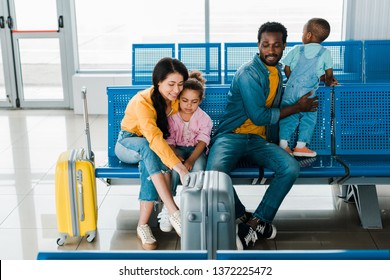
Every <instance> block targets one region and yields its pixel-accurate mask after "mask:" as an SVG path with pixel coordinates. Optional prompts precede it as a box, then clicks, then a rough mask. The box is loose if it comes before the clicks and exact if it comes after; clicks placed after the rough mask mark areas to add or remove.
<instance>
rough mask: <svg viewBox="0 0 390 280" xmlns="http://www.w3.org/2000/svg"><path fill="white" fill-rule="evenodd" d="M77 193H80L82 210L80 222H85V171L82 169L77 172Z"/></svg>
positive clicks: (80, 207)
mask: <svg viewBox="0 0 390 280" xmlns="http://www.w3.org/2000/svg"><path fill="white" fill-rule="evenodd" d="M77 182H78V186H77V191H78V193H79V195H78V197H79V209H80V221H84V220H85V215H84V191H83V171H81V169H79V170H77Z"/></svg>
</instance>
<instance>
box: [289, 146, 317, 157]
mask: <svg viewBox="0 0 390 280" xmlns="http://www.w3.org/2000/svg"><path fill="white" fill-rule="evenodd" d="M293 155H294V156H297V157H315V156H316V155H317V153H316V152H314V151H312V150H310V149H309V148H307V147H303V148H294V152H293Z"/></svg>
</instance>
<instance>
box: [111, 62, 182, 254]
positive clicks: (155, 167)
mask: <svg viewBox="0 0 390 280" xmlns="http://www.w3.org/2000/svg"><path fill="white" fill-rule="evenodd" d="M152 79H153V86H152V87H150V88H148V89H145V90H143V91H140V92H138V93H137V94H136V95H135V96H134V97H133V98H132V99H131V100H130V101H129V103H128V105H127V108H126V111H125V116H124V118H123V120H122V123H121V129H122V131H121V132H120V133H119V136H118V141H117V143H116V146H115V153H116V155H117V157H118V158H119V159H120V160H121V161H123V162H127V163H133V164H134V163H139V169H140V173H141V189H140V194H139V200H140V218H139V221H138V226H137V236H138V238H140V239H141V242H142V247H143V248H144V249H147V250H154V249H156V248H157V241H156V238H155V237H154V236H153V233H152V231H151V229H150V227H149V225H148V222H149V218H150V216H151V214H152V212H153V210H154V205H155V204H156V203H157V202H158V201H159V197H160V198H161V200H162V201H163V202H164V205H165V206H166V208H167V211H168V213H169V221H170V223H171V224H172V226H173V228H174V229H175V230H176V232H177V234H178V235H179V236H180V234H181V218H180V217H181V216H180V211H179V210H178V207H177V205H176V203H175V201H174V199H173V196H172V192H171V183H170V182H171V181H170V172H169V170H170V169H173V170H175V171H176V172H178V174H179V175H180V179H181V181H182V182H183V180H184V177H185V175H187V174H188V168H187V166H185V165H184V164H183V163H182V161H181V159H179V158H178V157H177V156H176V154H175V153H174V152H173V151H172V149H171V148H170V147H169V145H168V143H167V141H166V138H167V137H168V136H169V130H168V127H169V125H168V117H169V116H170V115H172V114H174V113H176V112H177V111H178V107H179V104H178V103H179V102H178V100H177V98H178V96H179V94H180V92H181V91H182V90H183V84H184V82H185V81H186V80H187V79H188V70H187V68H186V67H185V65H184V64H183V63H182V62H180V61H179V60H177V59H173V58H169V57H166V58H163V59H161V60H160V61H159V62H158V63H157V64H156V66H155V67H154V69H153V74H152Z"/></svg>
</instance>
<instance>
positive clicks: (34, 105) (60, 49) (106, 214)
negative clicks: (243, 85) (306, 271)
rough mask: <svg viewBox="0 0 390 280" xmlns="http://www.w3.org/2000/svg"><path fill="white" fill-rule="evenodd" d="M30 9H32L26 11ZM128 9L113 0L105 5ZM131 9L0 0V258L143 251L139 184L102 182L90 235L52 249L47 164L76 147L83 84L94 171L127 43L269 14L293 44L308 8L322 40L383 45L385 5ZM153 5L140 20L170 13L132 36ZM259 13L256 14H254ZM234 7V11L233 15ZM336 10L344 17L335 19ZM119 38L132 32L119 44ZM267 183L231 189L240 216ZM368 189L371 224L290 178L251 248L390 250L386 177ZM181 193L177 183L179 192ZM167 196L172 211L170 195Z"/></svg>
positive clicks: (103, 149) (209, 1)
mask: <svg viewBox="0 0 390 280" xmlns="http://www.w3.org/2000/svg"><path fill="white" fill-rule="evenodd" d="M32 2H34V3H35V2H37V3H35V5H38V6H34V7H32V6H31V5H32V4H31V3H32ZM132 2H133V1H123V0H112V1H110V3H111V5H110V8H111V9H112V7H113V6H115V5H117V6H116V7H120V5H130V4H128V3H132ZM139 2H140V3H138V4H137V9H135V6H126V9H118V8H117V9H115V10H110V12H109V13H105V12H106V9H107V7H106V6H105V5H104V3H105V2H104V1H103V2H100V1H92V0H88V1H87V0H71V1H65V0H57V1H52V0H41V1H29V0H0V13H1V14H0V26H1V28H0V39H1V40H0V42H1V51H2V53H1V54H2V55H1V56H0V66H1V67H0V259H2V260H34V259H36V258H37V254H38V253H39V252H44V251H49V252H53V251H54V252H59V251H60V252H61V251H85V250H87V251H104V252H107V251H126V250H142V246H141V243H140V240H139V239H138V238H137V236H136V225H137V221H138V217H139V201H138V194H139V188H140V185H139V180H136V179H129V180H120V181H116V182H113V184H111V185H109V184H107V183H106V182H105V181H104V180H101V179H97V180H96V184H97V201H98V223H97V228H98V232H97V236H96V238H95V240H94V241H93V242H87V240H86V238H85V237H70V238H67V239H66V240H65V244H64V245H63V246H59V245H58V244H57V239H58V238H59V233H58V231H57V221H56V200H55V173H56V163H57V159H58V157H59V155H60V154H61V153H62V152H63V151H66V150H69V149H73V148H81V147H86V139H85V138H86V137H85V127H84V119H83V115H82V105H81V104H82V103H81V99H80V98H79V96H80V90H81V88H82V86H87V88H88V93H87V98H88V105H89V107H88V109H89V111H90V115H89V122H90V132H91V142H92V150H93V152H94V154H95V164H96V166H104V165H106V164H107V146H108V129H107V127H108V116H107V109H106V108H107V97H106V87H107V86H110V85H114V84H115V85H129V84H131V73H130V69H131V63H132V61H131V44H133V43H153V42H154V43H156V42H158V43H167V42H175V43H180V42H188V41H191V40H192V41H191V42H204V41H208V40H209V41H214V42H221V43H225V42H233V41H234V42H255V40H256V35H257V28H258V27H259V24H261V23H262V22H263V21H265V20H266V19H268V17H269V15H273V17H272V19H275V18H276V19H277V20H279V19H280V21H283V22H287V23H288V26H289V32H290V31H291V33H290V34H291V36H290V37H289V40H291V41H293V42H296V41H299V40H300V38H301V31H302V26H303V23H304V22H305V21H306V20H307V18H309V17H312V16H314V14H315V13H314V11H315V8H316V7H317V8H318V7H320V8H321V9H320V11H321V13H319V15H320V16H323V17H326V18H328V19H329V20H330V21H331V23H332V26H334V29H333V31H332V34H331V36H332V37H331V38H330V39H329V41H343V40H365V39H373V40H376V39H386V40H389V39H390V28H389V26H388V24H387V20H388V16H389V15H386V14H385V11H390V9H389V7H390V6H389V5H390V4H389V2H388V1H387V0H373V1H369V0H359V1H356V2H355V1H347V0H344V1H338V0H332V1H330V0H329V1H313V0H304V1H300V2H301V4H302V5H303V6H302V7H301V6H299V5H298V6H295V5H293V4H291V3H292V2H293V1H288V0H283V1H282V0H277V1H271V2H270V1H264V2H267V3H268V4H269V5H270V6H266V7H267V9H265V6H264V7H263V6H258V5H260V4H259V2H261V1H258V0H251V1H247V2H248V3H250V4H248V5H244V4H243V5H240V7H237V10H235V9H234V8H233V7H234V5H235V4H236V3H237V2H236V1H233V0H226V1H225V0H204V1H198V2H199V3H193V4H194V8H193V9H192V10H191V11H190V12H188V10H186V12H185V13H183V14H181V15H177V16H176V13H172V10H171V8H170V7H171V6H172V5H180V4H181V3H182V2H183V1H181V0H170V1H155V0H148V1H146V0H145V1H139ZM141 2H142V3H141ZM168 2H169V3H168ZM191 2H197V1H191ZM244 2H245V1H244ZM164 3H168V4H169V5H168V4H164ZM225 3H229V5H225ZM340 3H341V4H340ZM343 3H344V6H343ZM348 3H349V6H347V4H348ZM195 4H199V5H195ZM276 4H277V5H276ZM221 5H222V6H224V8H223V9H220V8H219V7H221ZM271 5H272V7H271ZM278 5H279V6H278ZM281 5H290V6H281ZM381 5H382V6H381ZM91 6H94V9H91ZM152 6H153V7H154V8H155V9H153V11H150V14H149V13H148V15H150V17H149V18H153V19H154V20H156V19H157V18H158V17H159V16H161V14H160V13H159V12H164V14H168V15H172V14H174V15H175V16H176V17H175V16H170V18H169V20H167V21H166V22H164V23H163V24H164V25H163V26H161V28H156V26H157V24H158V23H156V22H154V21H153V22H151V23H149V24H147V23H145V26H144V29H140V28H139V25H140V24H139V22H140V21H142V20H143V19H144V17H146V16H145V14H146V13H147V12H148V9H149V8H150V7H152ZM43 7H45V8H47V9H43ZM245 7H246V8H245ZM250 7H257V8H256V9H254V8H250ZM279 7H286V8H285V9H282V8H279ZM33 8H34V9H35V10H37V11H43V10H45V11H51V12H53V13H52V14H51V15H50V16H48V17H44V16H42V15H44V14H46V13H47V12H45V13H43V12H42V13H41V12H40V13H41V14H42V15H41V17H39V18H40V20H41V19H43V22H41V21H40V20H36V21H35V19H34V18H33V17H32V13H30V11H31V9H33ZM263 8H264V9H263ZM332 9H334V10H332ZM91 10H93V11H94V12H95V13H91ZM140 11H141V12H140ZM205 11H206V12H205ZM257 11H264V14H262V15H261V16H258V15H257ZM289 11H290V12H289ZM302 11H307V13H305V14H304V17H305V18H304V19H297V17H296V16H295V15H297V14H298V13H299V14H300V15H302ZM233 12H237V14H235V15H236V16H231V15H232V14H233ZM379 12H380V13H381V15H380V16H377V14H378V13H379ZM128 14H131V16H128ZM346 14H347V15H353V16H350V17H347V20H346V19H345V18H344V19H343V17H344V16H345V15H346ZM89 15H90V16H91V18H88V16H89ZM206 15H208V18H207V16H206ZM373 15H375V16H373ZM243 17H244V18H245V19H246V21H243ZM12 18H13V19H14V24H15V25H14V26H13V25H12V24H11V23H12ZM76 18H77V24H78V25H77V28H76ZM210 18H211V20H210ZM383 20H385V21H386V24H383ZM214 21H215V22H214ZM381 21H382V23H381ZM364 22H369V23H370V24H372V26H374V28H370V27H369V26H368V24H364ZM16 24H18V25H16ZM29 24H32V25H30V26H29ZM16 27H17V29H16ZM136 27H137V28H136ZM352 27H354V28H352ZM76 29H77V31H78V33H77V32H75V30H76ZM162 30H163V31H162ZM204 30H206V34H204ZM373 30H374V31H373ZM156 32H157V33H159V32H161V33H159V34H156ZM76 34H78V35H77V36H78V37H77V36H76ZM124 34H131V35H132V36H129V37H131V38H130V39H129V38H127V37H126V39H125V37H124V36H127V35H124ZM360 35H361V37H359V36H360ZM362 37H363V38H362ZM112 48H114V49H115V51H113V50H112ZM387 55H388V54H387ZM383 61H385V63H387V62H386V61H388V59H387V60H385V59H384V60H383ZM113 69H115V70H113ZM266 188H267V185H260V184H256V185H250V184H248V185H237V186H236V190H237V193H238V195H239V196H240V197H241V198H242V201H243V203H244V204H245V205H246V206H247V209H248V210H250V211H253V210H254V209H255V208H256V207H257V204H258V203H259V201H260V199H261V197H262V196H263V195H264V193H265V191H266ZM376 189H377V196H378V201H379V208H380V216H381V220H382V228H380V229H375V228H363V227H362V225H361V223H360V218H359V214H358V211H357V209H356V205H355V204H354V203H348V202H345V201H344V200H343V198H341V197H340V194H341V189H340V187H339V186H338V185H336V184H328V183H326V182H322V181H320V180H319V181H318V183H316V184H313V183H312V182H311V183H307V182H304V181H302V182H297V184H295V185H294V186H293V188H292V190H291V191H290V193H289V194H288V195H287V197H286V199H285V200H284V201H283V203H282V205H281V208H280V210H279V211H278V212H277V215H276V218H275V220H274V225H275V226H276V228H277V231H278V233H277V236H276V238H275V239H273V240H259V241H258V242H256V244H255V246H253V247H249V250H276V251H277V250H359V249H361V250H381V249H386V250H389V249H390V238H389V236H390V181H389V182H387V181H385V180H383V181H382V182H381V183H380V184H378V185H377V186H376ZM180 190H181V186H179V191H178V193H180ZM175 200H176V201H177V204H178V205H180V195H177V197H175ZM153 233H154V235H155V236H156V238H157V241H158V248H157V250H180V249H181V244H180V238H179V237H178V236H177V235H176V233H175V232H174V231H172V232H170V233H165V232H162V231H161V230H160V229H159V228H158V225H156V224H155V225H154V227H153Z"/></svg>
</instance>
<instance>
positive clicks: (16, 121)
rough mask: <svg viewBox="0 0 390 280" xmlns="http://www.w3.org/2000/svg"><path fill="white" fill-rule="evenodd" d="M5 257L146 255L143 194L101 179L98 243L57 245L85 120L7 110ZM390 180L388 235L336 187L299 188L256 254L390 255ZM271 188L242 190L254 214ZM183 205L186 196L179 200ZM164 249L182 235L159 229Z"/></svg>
mask: <svg viewBox="0 0 390 280" xmlns="http://www.w3.org/2000/svg"><path fill="white" fill-rule="evenodd" d="M90 123H91V134H92V145H93V150H94V151H95V155H96V164H97V165H102V164H104V163H105V157H106V153H107V152H106V151H107V116H102V115H99V116H90ZM0 135H1V137H0V158H1V160H0V205H1V207H0V248H1V250H0V259H35V258H36V256H37V253H38V252H39V251H66V250H100V251H110V250H142V248H141V246H140V243H139V241H138V239H137V238H136V234H135V226H136V223H137V216H138V207H139V204H138V200H137V197H138V189H139V185H137V183H135V182H129V183H128V184H127V183H126V184H120V185H112V186H106V185H105V184H104V183H103V182H102V181H100V180H98V181H97V191H98V204H99V220H98V235H97V237H96V239H95V241H94V242H92V243H88V242H87V241H86V240H85V239H82V238H68V239H67V240H66V242H65V245H64V246H62V247H59V246H57V244H56V240H57V238H58V233H57V229H56V227H57V226H56V216H55V215H56V214H55V199H54V172H55V164H56V161H57V157H58V155H59V154H60V153H61V152H62V151H64V150H66V149H69V148H74V147H83V146H84V145H85V139H84V128H83V118H82V116H80V115H74V113H73V111H68V110H1V111H0ZM389 187H390V182H389V185H381V186H378V195H379V204H380V208H381V211H382V212H381V215H382V222H383V229H380V230H366V229H363V228H362V227H361V226H360V222H359V217H358V214H357V211H356V208H355V206H354V205H353V204H347V203H344V202H343V201H342V199H340V198H338V196H337V195H338V194H339V189H338V187H335V186H329V185H296V186H294V187H293V189H292V191H291V192H290V194H289V195H288V197H287V198H286V200H285V201H284V203H283V204H282V206H281V209H280V211H279V212H278V214H277V216H276V219H275V222H274V223H275V225H276V227H277V229H278V235H277V237H276V238H275V239H274V240H267V241H258V242H257V243H256V245H255V246H254V247H252V248H250V249H251V250H270V249H272V250H283V249H390V238H389V236H390V235H389V234H390V188H389ZM265 188H266V187H265V186H239V187H237V191H238V193H239V195H240V197H241V198H242V201H243V202H244V204H245V205H247V207H248V209H249V210H253V209H254V208H255V207H256V206H257V203H258V201H259V200H260V197H261V196H262V195H263V193H264V191H265ZM177 199H179V198H177ZM153 231H154V234H155V236H156V238H157V240H158V242H159V247H158V249H159V250H172V249H173V250H179V249H180V239H179V238H178V237H177V235H176V234H175V233H174V232H171V233H163V232H161V231H160V230H159V229H158V228H154V229H153Z"/></svg>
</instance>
